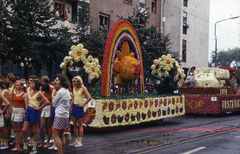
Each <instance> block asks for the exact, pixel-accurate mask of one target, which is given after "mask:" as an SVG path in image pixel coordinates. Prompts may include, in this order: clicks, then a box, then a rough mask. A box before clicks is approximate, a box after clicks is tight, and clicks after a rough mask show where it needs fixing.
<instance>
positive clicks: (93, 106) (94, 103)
mask: <svg viewBox="0 0 240 154" xmlns="http://www.w3.org/2000/svg"><path fill="white" fill-rule="evenodd" d="M95 105H96V102H95V100H91V101H90V102H88V107H90V108H95Z"/></svg>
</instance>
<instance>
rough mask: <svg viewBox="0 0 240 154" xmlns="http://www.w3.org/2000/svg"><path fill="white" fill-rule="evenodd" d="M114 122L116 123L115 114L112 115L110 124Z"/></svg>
mask: <svg viewBox="0 0 240 154" xmlns="http://www.w3.org/2000/svg"><path fill="white" fill-rule="evenodd" d="M116 121H117V117H116V116H115V114H113V115H112V117H111V122H112V123H113V124H114V123H115V122H116Z"/></svg>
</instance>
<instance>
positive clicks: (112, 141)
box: [0, 113, 240, 154]
mask: <svg viewBox="0 0 240 154" xmlns="http://www.w3.org/2000/svg"><path fill="white" fill-rule="evenodd" d="M239 130H240V114H239V113H231V114H221V115H197V114H191V115H185V116H181V117H174V118H168V119H164V122H163V123H161V122H160V121H157V122H150V123H144V124H139V125H134V126H126V127H114V128H104V129H103V128H102V129H92V128H85V129H84V131H85V132H84V136H83V147H80V148H73V147H69V146H66V151H65V153H66V154H79V153H82V154H88V153H91V154H95V153H96V154H99V153H100V154H101V153H102V154H106V153H114V154H118V153H119V154H121V153H157V154H158V153H168V154H169V153H170V154H171V153H174V154H178V153H179V154H180V153H183V154H190V153H194V154H195V153H196V154H198V153H211V154H214V153H228V154H231V153H233V154H235V153H240V152H238V151H239V149H240V146H238V145H239V142H240V131H239ZM12 140H13V139H11V141H12ZM73 141H74V136H73V133H72V141H71V142H73ZM39 144H40V140H39ZM10 148H13V146H10ZM30 150H31V147H29V152H30ZM5 153H6V154H9V153H16V154H17V153H19V152H10V151H9V149H6V150H0V154H5ZM38 153H41V154H47V153H49V154H50V153H57V152H56V151H54V150H47V149H45V148H38Z"/></svg>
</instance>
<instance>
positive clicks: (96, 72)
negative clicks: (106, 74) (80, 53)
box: [83, 58, 101, 80]
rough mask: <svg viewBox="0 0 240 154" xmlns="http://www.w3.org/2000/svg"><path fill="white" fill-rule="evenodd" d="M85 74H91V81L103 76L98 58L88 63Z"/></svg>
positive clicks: (85, 66)
mask: <svg viewBox="0 0 240 154" xmlns="http://www.w3.org/2000/svg"><path fill="white" fill-rule="evenodd" d="M83 68H84V69H85V72H86V73H88V74H89V77H90V79H91V80H92V79H94V78H99V77H100V75H101V66H100V65H99V61H98V59H97V58H94V59H93V60H92V62H87V63H86V64H85V65H84V67H83Z"/></svg>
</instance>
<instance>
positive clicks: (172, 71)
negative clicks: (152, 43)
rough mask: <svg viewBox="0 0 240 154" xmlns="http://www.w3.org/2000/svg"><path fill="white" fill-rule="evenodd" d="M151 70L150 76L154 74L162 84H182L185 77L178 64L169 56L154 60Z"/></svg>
mask: <svg viewBox="0 0 240 154" xmlns="http://www.w3.org/2000/svg"><path fill="white" fill-rule="evenodd" d="M151 69H152V75H155V74H156V75H157V76H158V78H160V79H161V81H162V83H164V84H170V83H171V84H174V83H177V82H178V83H183V82H184V79H185V77H186V76H185V74H184V70H180V67H179V64H178V62H177V61H176V60H175V59H173V58H172V56H171V55H170V54H168V55H162V57H161V58H159V59H155V60H154V61H153V65H152V66H151ZM174 77H175V78H174ZM169 79H170V80H169Z"/></svg>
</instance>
